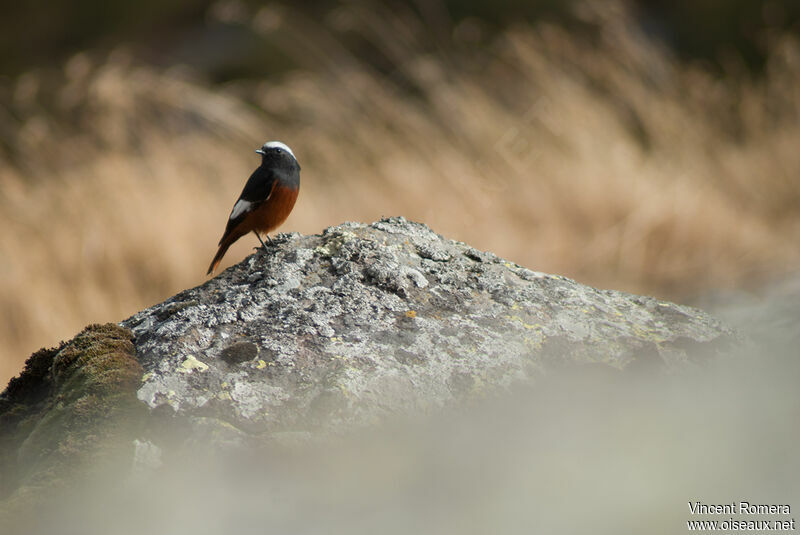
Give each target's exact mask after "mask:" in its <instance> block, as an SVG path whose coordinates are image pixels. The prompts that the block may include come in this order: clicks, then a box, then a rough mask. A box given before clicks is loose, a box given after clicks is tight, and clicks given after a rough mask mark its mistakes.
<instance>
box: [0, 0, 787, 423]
mask: <svg viewBox="0 0 800 535" xmlns="http://www.w3.org/2000/svg"><path fill="white" fill-rule="evenodd" d="M581 9H582V12H581V13H580V16H581V17H582V18H583V19H584V20H585V21H586V23H587V24H590V25H593V26H594V27H596V28H597V31H596V32H595V35H594V37H593V38H591V39H590V38H587V37H586V36H582V37H577V36H574V35H572V34H570V33H568V32H566V31H565V30H564V29H562V28H561V27H559V26H556V25H553V24H547V23H541V24H538V25H536V26H528V25H520V26H518V27H514V28H511V29H509V30H507V31H506V32H504V33H503V34H502V35H500V36H499V37H497V38H496V39H493V40H492V42H491V43H481V45H480V46H476V45H474V44H473V45H471V44H470V43H472V41H471V40H472V39H473V38H474V39H477V37H475V35H479V32H477V34H476V30H475V28H474V27H470V26H469V25H467V26H465V27H461V28H457V29H456V30H457V32H456V35H458V36H460V39H462V41H463V50H462V54H461V55H459V54H453V55H442V56H437V55H433V54H430V53H428V52H426V51H423V50H418V48H417V47H416V45H415V43H416V42H417V41H416V39H417V37H418V34H419V33H420V32H424V28H422V29H420V28H419V27H415V26H414V25H412V24H407V21H404V20H393V19H391V18H390V17H386V16H385V15H386V14H385V13H379V12H378V13H372V18H371V19H370V18H369V17H366V18H361V19H359V18H358V17H356V18H355V19H352V18H351V19H348V18H347V17H341V20H339V21H338V23H339V24H342V25H348V24H350V25H354V27H358V24H362V25H363V24H366V27H369V28H375V27H380V26H376V25H375V22H376V20H384V21H385V24H387V25H388V30H391V31H386V32H379V31H378V32H376V31H374V30H373V32H372V34H371V35H370V37H371V38H372V39H373V41H374V44H375V46H376V47H379V48H381V50H382V52H383V53H384V54H385V55H386V56H388V57H390V58H393V60H394V62H395V63H394V65H393V68H394V69H395V70H394V71H393V72H389V73H388V74H387V73H378V72H377V71H375V70H374V69H373V68H371V67H370V66H369V65H368V64H366V63H365V62H363V61H360V60H359V59H358V58H355V57H353V56H352V55H350V54H348V53H347V51H346V50H344V49H343V48H341V47H340V46H339V45H338V44H337V42H336V40H335V39H333V38H332V37H331V35H330V34H329V33H327V32H326V31H325V30H324V28H322V27H318V26H315V25H314V23H313V22H311V21H308V20H306V19H302V18H296V17H289V16H286V13H285V12H282V11H281V10H274V9H272V10H271V9H269V8H263V9H261V10H259V11H257V12H255V13H253V14H252V15H253V16H252V17H248V18H247V20H248V21H250V22H248V23H249V24H252V25H253V28H254V29H255V31H258V32H261V33H265V34H269V35H271V36H272V38H273V39H274V41H275V42H278V43H280V42H284V43H286V46H287V49H289V48H291V49H293V50H294V51H295V53H296V54H298V55H303V56H305V57H308V58H311V59H312V60H313V62H316V64H317V65H318V66H319V68H317V69H316V70H313V71H303V72H300V71H298V72H294V73H292V74H289V75H287V76H285V77H283V78H281V79H264V80H255V81H253V80H250V81H247V82H244V81H242V82H236V83H231V84H228V85H226V86H224V87H222V88H219V87H218V88H215V89H213V90H212V89H209V88H208V86H207V84H205V83H204V82H203V81H202V80H199V79H197V78H196V77H195V76H194V75H193V74H191V73H190V72H188V71H186V70H182V69H180V68H173V69H166V70H157V69H154V68H152V67H148V66H146V65H143V64H141V63H138V62H136V61H134V60H133V59H132V57H131V56H130V55H128V54H127V53H126V52H125V51H124V50H123V49H120V50H118V51H116V52H114V53H112V54H110V55H109V56H108V57H107V58H102V59H98V58H93V57H91V56H89V55H78V56H75V57H73V58H72V59H71V60H69V61H68V62H67V63H66V64H65V66H64V69H63V72H50V71H31V72H29V73H27V74H25V75H23V76H21V77H20V78H19V79H17V80H16V81H14V82H13V83H6V84H5V86H4V87H1V88H0V91H2V96H3V98H2V100H1V101H0V102H4V103H6V104H3V105H2V107H0V115H2V117H3V121H2V123H0V125H1V126H0V147H1V148H2V151H3V152H2V154H3V159H2V161H0V229H2V231H0V250H2V252H3V262H2V264H0V339H2V340H3V344H2V345H0V383H3V384H4V383H5V381H6V379H7V378H8V377H10V376H11V375H13V374H15V373H16V372H17V370H18V369H19V367H20V365H21V364H22V362H23V361H24V359H25V358H26V357H27V356H28V355H29V354H30V352H32V351H33V350H35V349H37V348H38V347H41V346H43V345H54V344H55V343H57V342H58V341H59V340H60V339H65V338H69V337H70V336H72V335H73V334H74V333H75V332H77V331H78V330H79V329H80V328H81V327H82V326H83V325H85V324H87V323H89V322H104V321H117V320H121V319H123V318H124V317H126V316H128V315H130V314H132V313H133V312H135V311H137V310H139V309H141V308H143V307H145V306H147V305H149V304H152V303H154V302H157V301H160V300H162V299H164V298H166V297H167V296H169V295H171V294H173V293H176V292H178V291H180V290H182V289H184V288H186V287H189V286H192V285H195V284H198V283H201V282H202V281H203V280H205V279H204V277H203V272H204V267H205V266H206V265H207V264H208V261H209V260H210V258H211V256H212V255H213V253H214V250H215V244H216V242H217V240H218V239H219V235H220V233H221V232H222V229H223V227H224V223H225V219H226V217H227V215H228V213H229V210H230V208H231V205H232V203H233V201H234V200H235V198H236V195H237V194H238V193H239V191H240V189H241V187H242V185H243V183H244V181H245V180H246V178H247V176H248V175H249V173H250V172H251V171H252V169H253V168H254V167H255V166H256V165H257V163H258V158H257V155H255V154H254V153H253V152H252V151H253V150H254V149H255V148H257V147H258V146H260V145H261V143H263V142H264V141H265V140H267V139H280V140H282V141H284V142H286V143H288V144H289V145H290V146H291V147H292V148H293V150H294V152H295V154H296V155H297V157H298V160H299V161H300V164H301V165H302V167H303V171H302V185H301V193H300V198H299V200H298V204H297V206H296V208H295V211H294V212H293V214H292V215H291V216H290V218H289V220H288V221H287V223H286V224H285V225H284V227H283V229H282V230H284V231H298V232H303V233H316V232H320V231H321V230H322V229H323V228H324V227H326V226H328V225H333V224H337V223H340V222H342V221H344V220H360V221H373V220H375V219H377V218H379V217H380V216H382V215H400V214H401V215H404V216H406V217H407V218H409V219H413V220H418V221H423V222H425V223H426V224H428V225H430V226H431V227H432V228H433V229H434V230H435V231H437V232H439V233H441V234H443V235H445V236H447V237H451V238H455V239H459V240H463V241H466V242H468V243H469V244H470V245H473V246H475V247H477V248H480V249H488V250H491V251H493V252H495V253H496V254H498V255H500V256H503V257H506V258H510V259H512V260H514V261H516V262H518V263H519V264H521V265H524V266H526V267H529V268H531V269H535V270H539V271H547V272H553V273H559V274H564V275H567V276H570V277H574V278H577V279H579V280H581V281H582V282H586V283H588V284H593V285H598V286H602V287H614V288H619V289H626V290H629V291H634V292H643V293H652V294H656V295H660V296H664V297H669V298H673V299H686V298H688V297H690V296H693V295H696V294H698V293H702V292H704V291H706V290H708V289H711V288H735V287H752V286H755V285H758V284H759V283H760V282H762V281H765V280H769V279H770V278H772V277H774V276H778V275H781V274H784V273H786V272H788V271H791V270H792V269H797V266H798V265H800V247H798V243H800V210H798V206H800V178H798V177H800V173H799V172H798V170H800V151H798V150H797V147H799V146H800V121H798V111H800V89H798V88H800V46H799V45H798V43H797V41H796V40H793V39H791V38H776V39H775V40H774V42H773V43H772V45H771V50H772V54H771V56H770V58H769V61H768V63H767V67H766V73H765V75H764V77H763V78H761V79H758V80H752V79H750V78H749V77H748V76H747V75H745V74H742V73H738V74H737V73H729V74H728V75H727V77H725V78H723V79H718V78H715V77H713V76H711V75H710V74H707V73H705V72H704V71H702V70H701V69H699V68H696V67H691V66H686V65H684V64H681V63H679V62H677V61H676V60H675V59H674V58H673V57H672V56H671V55H670V54H669V53H668V52H667V51H666V50H664V49H663V48H662V47H660V46H659V45H657V44H656V43H654V42H653V41H652V40H651V39H649V38H648V37H647V36H646V35H644V34H643V33H641V32H640V31H639V30H638V29H637V25H636V24H635V23H634V22H633V21H632V20H631V19H630V16H629V14H628V13H627V12H626V11H625V10H623V9H621V8H619V7H618V6H617V4H615V3H608V4H607V5H604V7H600V6H599V5H595V6H594V7H591V5H584V6H583V7H582V8H581ZM366 14H367V15H370V13H369V12H367V13H366ZM362 15H363V13H362ZM375 17H378V19H376V18H375ZM361 29H362V30H363V29H364V27H361ZM385 29H386V28H385ZM297 35H300V36H302V37H303V39H302V40H299V39H297V37H296V36H297ZM254 245H256V243H255V240H254V239H253V240H249V239H247V238H244V239H242V240H240V243H238V244H237V245H236V246H234V247H233V248H231V250H230V251H229V252H228V255H227V256H226V262H227V263H228V264H227V265H229V264H230V263H232V262H236V261H238V260H240V259H241V258H242V257H243V256H244V255H245V254H247V253H248V251H249V250H250V248H251V247H253V246H254ZM225 265H226V264H223V268H224V267H225ZM687 410H688V407H687ZM677 421H678V420H676V422H677Z"/></svg>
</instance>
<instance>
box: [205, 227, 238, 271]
mask: <svg viewBox="0 0 800 535" xmlns="http://www.w3.org/2000/svg"><path fill="white" fill-rule="evenodd" d="M241 237H242V233H241V232H236V231H234V232H228V233H225V235H224V236H223V237H222V239H221V240H219V249H217V254H215V255H214V260H212V261H211V265H210V266H208V271H207V272H206V275H211V274H212V273H214V271H215V270H216V269H217V267H218V266H219V263H220V262H222V257H223V256H225V253H227V252H228V247H230V246H231V245H233V242H235V241H236V240H238V239H239V238H241Z"/></svg>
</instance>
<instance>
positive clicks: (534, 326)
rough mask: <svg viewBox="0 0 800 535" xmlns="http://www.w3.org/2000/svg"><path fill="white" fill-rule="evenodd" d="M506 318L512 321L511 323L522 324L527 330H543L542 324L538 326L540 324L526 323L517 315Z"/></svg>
mask: <svg viewBox="0 0 800 535" xmlns="http://www.w3.org/2000/svg"><path fill="white" fill-rule="evenodd" d="M506 318H508V319H510V320H511V321H516V322H517V323H520V324H521V325H522V326H523V327H525V328H526V329H541V328H542V326H541V325H540V324H538V323H526V322H525V320H524V319H522V317H520V316H517V315H516V314H513V315H510V316H506Z"/></svg>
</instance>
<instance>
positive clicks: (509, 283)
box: [122, 218, 737, 438]
mask: <svg viewBox="0 0 800 535" xmlns="http://www.w3.org/2000/svg"><path fill="white" fill-rule="evenodd" d="M122 325H123V326H124V327H126V328H129V329H131V331H132V332H133V335H134V338H135V345H136V353H137V355H138V358H139V362H140V363H141V365H142V366H143V368H144V369H145V372H146V373H145V374H144V377H143V383H142V386H141V387H140V388H139V390H138V397H139V399H140V400H141V401H143V402H144V403H146V404H147V405H148V406H149V407H150V408H151V409H156V408H165V407H168V408H169V410H170V411H172V412H174V413H175V414H176V415H179V416H182V417H186V418H188V419H190V421H191V419H197V418H203V424H202V428H203V429H210V428H209V421H213V422H217V423H218V428H219V429H218V432H222V430H223V429H225V432H224V433H223V434H224V435H225V436H228V435H230V432H231V430H230V427H233V428H235V429H236V430H239V431H240V432H242V433H244V434H245V435H246V436H260V437H262V438H264V437H270V436H272V435H275V434H276V433H285V432H300V433H304V432H313V433H316V434H319V433H330V432H333V433H336V432H339V431H342V430H346V429H350V428H353V427H358V426H363V425H367V424H370V423H372V422H375V421H379V420H381V419H382V418H383V417H385V416H387V415H407V414H420V413H426V412H428V411H431V410H435V409H437V408H441V407H445V406H448V405H452V404H455V403H458V402H459V401H462V400H465V399H469V398H475V397H482V396H486V395H490V394H491V393H493V392H498V391H503V390H504V389H508V388H509V387H511V386H512V385H514V384H516V383H525V382H529V381H531V380H535V379H537V378H540V377H542V376H543V375H545V374H547V373H548V370H553V369H558V368H561V367H564V366H570V365H580V364H593V365H598V364H599V365H605V366H607V367H609V368H610V369H614V370H634V369H636V370H647V369H652V370H662V371H667V372H669V371H673V370H677V369H680V368H685V367H687V366H693V365H697V364H700V363H701V362H702V360H703V359H706V358H708V357H709V356H711V355H714V354H717V353H720V352H722V351H724V350H726V349H728V348H730V347H731V346H732V344H734V343H735V342H736V340H737V335H736V334H735V333H734V332H733V331H732V330H731V329H730V328H728V327H726V326H725V325H723V324H722V323H720V322H719V321H717V320H716V319H714V318H712V317H710V316H708V315H707V314H705V313H703V312H701V311H700V310H697V309H693V308H689V307H685V306H681V305H676V304H673V303H668V302H664V301H659V300H657V299H653V298H650V297H642V296H635V295H629V294H625V293H622V292H617V291H610V290H597V289H594V288H590V287H588V286H584V285H582V284H579V283H577V282H575V281H572V280H569V279H566V278H564V277H560V276H556V275H547V274H544V273H537V272H533V271H530V270H528V269H525V268H523V267H520V266H518V265H516V264H513V263H510V262H507V261H505V260H503V259H501V258H498V257H496V256H495V255H492V254H491V253H484V252H480V251H476V250H475V249H473V248H471V247H469V246H467V245H465V244H463V243H458V242H454V241H450V240H446V239H443V238H442V237H441V236H439V235H437V234H435V233H434V232H433V231H431V230H430V229H429V228H428V227H426V226H425V225H421V224H417V223H411V222H408V221H406V220H405V219H403V218H391V219H384V220H381V221H379V222H377V223H374V224H372V225H365V224H357V223H345V224H343V225H339V226H336V227H331V228H328V229H327V230H325V231H324V232H323V233H322V234H321V235H314V236H300V235H297V234H292V235H281V236H279V237H277V238H276V239H275V240H274V241H273V245H272V246H271V247H270V248H269V249H268V250H267V251H266V252H259V253H256V254H253V255H251V256H250V257H248V258H247V259H245V260H244V261H242V262H241V263H240V264H238V265H237V266H234V267H232V268H230V269H228V270H227V271H225V272H224V273H222V274H221V275H219V276H218V277H216V278H214V279H212V280H210V281H208V282H207V283H205V284H203V285H202V286H199V287H197V288H193V289H191V290H187V291H184V292H181V293H180V294H178V295H176V296H174V297H172V298H171V299H169V300H167V301H165V302H164V303H161V304H159V305H156V306H154V307H152V308H149V309H147V310H143V311H142V312H140V313H138V314H136V315H135V316H133V317H131V318H129V319H127V320H125V321H124V322H122ZM195 421H199V420H195ZM190 425H191V424H190ZM193 427H195V431H196V430H197V428H199V427H201V426H199V425H194V426H193Z"/></svg>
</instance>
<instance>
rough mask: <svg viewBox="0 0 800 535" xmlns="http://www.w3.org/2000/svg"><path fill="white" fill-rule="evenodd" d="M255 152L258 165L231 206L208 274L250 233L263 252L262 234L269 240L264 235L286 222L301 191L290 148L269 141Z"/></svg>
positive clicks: (297, 169)
mask: <svg viewBox="0 0 800 535" xmlns="http://www.w3.org/2000/svg"><path fill="white" fill-rule="evenodd" d="M256 152H257V153H259V154H261V165H260V166H259V167H258V169H256V170H255V171H253V174H252V175H250V178H249V179H248V180H247V184H245V185H244V189H243V190H242V194H241V195H239V199H238V200H237V201H236V204H234V205H233V209H232V210H231V215H230V217H229V218H228V224H227V226H226V227H225V232H224V233H223V234H222V239H220V240H219V249H218V250H217V254H216V255H214V260H212V261H211V265H210V266H209V267H208V273H206V274H207V275H210V274H211V273H213V272H214V270H215V269H217V266H218V265H219V263H220V261H221V260H222V257H223V256H225V252H226V251H227V250H228V247H230V246H231V245H233V242H235V241H236V240H238V239H239V238H241V237H242V236H244V235H245V234H247V233H248V232H250V231H252V232H253V233H254V234H255V235H256V237H257V238H258V241H260V242H261V245H262V246H263V247H264V249H266V248H267V246H266V245H265V244H264V240H262V239H261V234H262V233H263V234H264V235H266V236H267V240H269V235H268V234H267V233H268V232H271V231H272V230H274V229H276V228H277V227H278V226H280V224H281V223H283V222H284V221H286V218H287V217H289V212H291V211H292V208H294V202H295V201H296V200H297V192H298V191H299V190H300V164H298V163H297V159H295V157H294V153H293V152H292V149H290V148H289V147H288V146H286V145H284V144H283V143H281V142H280V141H268V142H266V143H264V145H263V146H262V147H261V148H260V149H257V150H256Z"/></svg>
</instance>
